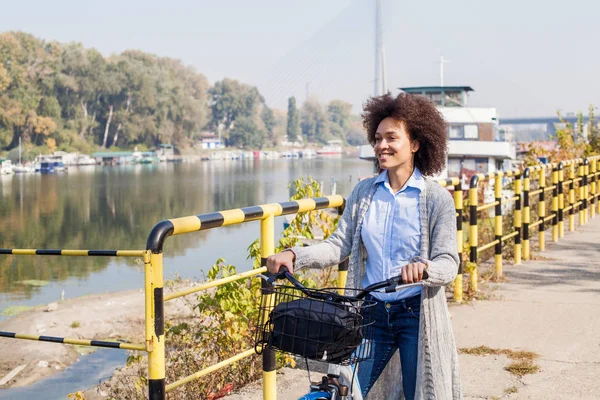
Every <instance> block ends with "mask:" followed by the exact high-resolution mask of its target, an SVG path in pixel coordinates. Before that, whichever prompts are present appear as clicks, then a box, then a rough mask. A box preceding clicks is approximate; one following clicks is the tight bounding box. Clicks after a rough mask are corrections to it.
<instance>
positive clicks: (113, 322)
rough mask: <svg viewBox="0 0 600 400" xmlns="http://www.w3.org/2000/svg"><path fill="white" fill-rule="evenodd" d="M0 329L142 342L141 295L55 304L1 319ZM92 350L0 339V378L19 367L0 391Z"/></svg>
mask: <svg viewBox="0 0 600 400" xmlns="http://www.w3.org/2000/svg"><path fill="white" fill-rule="evenodd" d="M166 307H167V313H169V314H170V313H174V312H177V310H178V309H179V307H180V303H178V302H170V303H168V304H167V306H166ZM0 330H1V331H7V332H17V333H27V334H31V335H45V336H58V337H68V338H77V339H99V340H111V341H119V340H122V341H125V342H131V343H143V342H144V293H143V290H139V289H138V290H128V291H124V292H118V293H106V294H101V295H92V296H85V297H79V298H74V299H69V300H65V301H58V302H55V303H51V304H49V305H46V306H40V307H36V308H33V309H31V310H28V311H25V312H23V313H21V314H19V315H17V316H15V317H12V318H10V319H8V320H5V321H3V322H1V323H0ZM93 350H94V348H92V347H84V346H72V345H63V344H54V343H47V342H39V341H33V340H18V341H17V339H9V338H0V354H2V358H1V359H0V380H1V379H2V378H4V377H5V376H6V375H7V374H9V373H10V372H11V371H14V370H15V368H19V369H20V371H19V372H18V373H17V374H16V375H15V376H14V377H13V378H12V379H10V380H8V382H6V384H4V385H2V386H0V390H2V389H6V388H10V387H21V386H27V385H31V384H32V383H35V382H37V381H39V380H41V379H43V378H46V377H48V376H50V375H53V374H56V373H59V372H60V371H62V370H63V369H64V368H65V367H67V366H69V365H71V364H72V363H74V362H75V361H77V360H78V359H79V357H81V356H83V355H85V354H88V353H89V352H90V351H93ZM110 351H123V350H117V349H114V350H112V349H111V350H110ZM20 367H22V368H20Z"/></svg>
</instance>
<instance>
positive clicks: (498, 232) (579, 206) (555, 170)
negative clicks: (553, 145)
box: [0, 157, 600, 400]
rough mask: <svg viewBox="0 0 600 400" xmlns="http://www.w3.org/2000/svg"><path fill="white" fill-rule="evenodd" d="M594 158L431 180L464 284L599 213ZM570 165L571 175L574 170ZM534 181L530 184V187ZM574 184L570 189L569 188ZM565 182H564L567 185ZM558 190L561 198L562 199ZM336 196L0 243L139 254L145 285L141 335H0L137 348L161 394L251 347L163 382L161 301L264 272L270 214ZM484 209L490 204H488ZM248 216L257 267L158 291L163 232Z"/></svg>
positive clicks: (269, 367)
mask: <svg viewBox="0 0 600 400" xmlns="http://www.w3.org/2000/svg"><path fill="white" fill-rule="evenodd" d="M598 160H600V157H590V158H587V159H577V160H568V161H564V162H560V163H555V164H548V165H543V166H536V167H531V168H526V169H525V170H524V171H522V172H521V171H518V170H514V171H508V172H501V171H499V172H493V173H487V174H476V175H473V176H472V177H471V180H470V182H469V189H468V195H467V196H466V198H465V197H464V195H465V193H464V190H463V188H462V185H461V181H460V180H459V179H458V178H449V179H444V180H439V181H438V183H439V184H440V185H442V186H444V187H447V188H448V189H449V190H452V191H453V197H454V204H455V209H456V222H457V224H456V225H457V231H456V237H457V244H458V246H457V251H458V252H459V254H462V253H463V246H464V245H465V244H468V249H469V250H468V253H469V261H468V262H469V263H471V267H472V268H470V269H469V271H470V273H469V275H470V276H469V278H470V280H469V285H468V286H469V287H470V289H471V290H473V291H477V289H478V288H477V286H478V277H479V273H478V268H477V263H478V261H479V260H478V258H479V254H480V253H482V252H484V251H485V250H488V249H490V248H492V247H493V248H494V266H495V273H496V275H497V276H502V274H503V269H502V268H503V265H502V253H503V249H505V248H506V245H505V243H506V242H507V241H509V240H512V241H513V252H514V263H515V265H518V264H521V262H522V260H529V259H530V257H531V244H530V240H531V232H532V229H533V228H535V227H537V228H538V229H537V231H538V249H539V251H543V250H544V249H545V230H546V228H547V222H549V221H551V227H552V240H553V241H557V240H559V239H560V238H562V237H563V236H564V222H565V219H567V216H568V223H569V231H573V230H574V229H575V212H577V213H578V215H579V224H585V223H586V222H587V221H588V217H593V216H594V215H595V212H596V204H598V206H597V207H598V212H599V213H600V201H598V196H599V195H600V185H599V184H598V174H599V173H600V172H598V168H597V167H598ZM576 168H577V172H578V176H577V177H576V176H575V169H576ZM565 169H568V172H569V179H568V180H565V179H564V178H565ZM547 175H550V179H551V182H552V185H551V186H546V178H547ZM504 178H512V181H513V184H514V196H513V197H511V198H508V199H504V198H503V197H502V192H503V185H502V181H503V179H504ZM492 179H493V180H494V200H493V201H492V202H489V203H482V204H479V197H480V190H481V189H482V184H483V183H485V182H487V183H489V182H490V181H491V180H492ZM536 183H537V188H536V190H533V191H532V190H531V188H532V186H535V185H536ZM575 184H577V189H578V196H577V198H576V196H575V193H576V192H575ZM567 186H568V187H567ZM546 192H551V196H552V197H551V198H552V201H551V214H550V215H546ZM536 195H537V196H538V201H537V204H538V210H537V221H536V222H533V223H532V220H531V219H532V215H531V214H532V213H531V204H532V201H531V200H532V199H534V198H535V196H536ZM565 195H566V196H567V200H568V206H566V207H565ZM344 202H345V201H344V198H343V197H342V196H339V195H338V196H328V197H320V198H315V199H303V200H298V201H289V202H284V203H272V204H266V205H260V206H252V207H246V208H239V209H233V210H226V211H221V212H214V213H208V214H201V215H197V216H189V217H183V218H175V219H170V220H165V221H161V222H159V223H158V224H156V225H155V226H154V228H153V229H152V231H151V232H150V234H149V236H148V240H147V243H146V250H43V249H0V254H12V255H18V256H21V255H38V256H99V257H107V256H110V257H142V258H143V260H144V287H145V321H146V327H145V328H146V329H145V332H146V333H145V336H146V337H145V343H144V344H128V343H122V342H109V341H98V340H86V339H70V338H60V337H52V336H37V335H28V334H23V333H13V332H0V337H5V338H13V339H27V340H39V341H46V342H52V343H63V344H77V345H84V346H97V347H108V348H119V349H127V350H138V351H145V352H146V353H147V354H148V383H149V384H148V394H149V398H150V399H151V400H164V399H165V398H166V393H167V392H169V391H170V390H172V389H174V388H176V387H179V386H181V385H184V384H186V383H188V382H190V381H193V380H195V379H198V378H200V377H202V376H205V375H207V374H209V373H212V372H214V371H217V370H219V369H221V368H224V367H226V366H228V365H231V364H233V363H235V362H237V361H239V360H241V359H243V358H246V357H250V356H252V355H254V354H255V353H256V350H255V349H248V350H246V351H244V352H242V353H240V354H237V355H235V356H233V357H231V358H229V359H227V360H223V361H221V362H219V363H217V364H215V365H213V366H210V367H208V368H205V369H203V370H201V371H198V372H196V373H194V374H192V375H189V376H187V377H184V378H181V379H179V380H177V381H175V382H173V383H169V384H168V385H167V384H166V383H165V329H164V326H165V314H164V303H165V302H166V301H170V300H173V299H176V298H178V297H182V296H186V295H189V294H193V293H196V292H199V291H202V290H206V289H209V288H212V287H216V286H219V285H223V284H226V283H229V282H232V281H236V280H240V279H247V278H250V277H252V276H254V275H257V274H260V273H264V272H266V266H265V265H266V260H267V257H268V256H270V255H271V254H273V252H274V248H275V235H274V232H275V229H274V218H275V217H277V216H281V215H288V214H295V213H298V212H306V211H313V210H318V209H324V208H338V209H339V210H340V211H342V210H343V207H344ZM508 202H513V203H514V205H515V206H514V208H513V210H512V213H513V216H514V219H513V224H512V225H513V226H512V230H511V231H510V232H507V233H506V234H504V232H503V218H504V217H505V216H503V215H502V206H503V205H504V204H506V203H508ZM492 208H493V209H494V212H493V221H494V223H493V225H494V236H493V239H492V240H490V241H489V242H487V243H483V242H480V240H479V228H478V222H479V218H478V214H480V213H483V212H488V213H489V212H490V211H491V209H492ZM465 209H466V210H467V212H468V222H469V229H468V230H467V232H466V234H467V235H468V241H467V243H465V242H464V239H465V232H464V229H463V220H464V217H465V212H464V211H465ZM488 210H490V211H488ZM249 221H260V240H259V243H260V254H261V267H260V268H257V269H254V270H252V271H247V272H243V273H240V274H237V275H234V276H229V277H226V278H223V279H219V280H215V281H212V282H208V283H205V284H202V285H199V286H195V287H192V288H188V289H183V290H180V291H178V292H174V293H169V294H167V295H165V294H164V293H163V281H164V277H163V247H164V245H165V241H166V239H167V238H168V237H170V236H173V235H181V234H187V233H191V232H195V231H201V230H207V229H214V228H218V227H222V226H228V225H234V224H241V223H245V222H249ZM347 269H348V264H347V262H345V263H342V264H340V266H339V268H338V271H339V274H338V279H339V281H338V285H339V286H340V287H344V286H345V282H346V278H347ZM463 275H464V262H463V261H462V260H461V263H460V267H459V273H458V275H457V277H456V280H455V282H454V300H455V301H457V302H462V301H463V286H464V284H463V279H464V277H463ZM262 357H263V398H264V399H265V400H274V399H275V398H276V378H275V354H274V353H273V352H271V351H268V350H267V351H264V352H263V356H262Z"/></svg>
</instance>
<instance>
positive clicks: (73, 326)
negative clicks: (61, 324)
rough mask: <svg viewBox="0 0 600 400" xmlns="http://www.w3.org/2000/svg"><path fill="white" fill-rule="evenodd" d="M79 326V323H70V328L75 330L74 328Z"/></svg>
mask: <svg viewBox="0 0 600 400" xmlns="http://www.w3.org/2000/svg"><path fill="white" fill-rule="evenodd" d="M80 325H81V324H80V323H79V321H73V322H71V328H73V329H75V328H79V326H80Z"/></svg>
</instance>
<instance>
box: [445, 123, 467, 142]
mask: <svg viewBox="0 0 600 400" xmlns="http://www.w3.org/2000/svg"><path fill="white" fill-rule="evenodd" d="M448 131H449V132H448V135H449V136H450V139H463V138H464V137H465V127H464V125H450V126H449V127H448Z"/></svg>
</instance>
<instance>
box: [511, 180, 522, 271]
mask: <svg viewBox="0 0 600 400" xmlns="http://www.w3.org/2000/svg"><path fill="white" fill-rule="evenodd" d="M521 183H522V182H521V174H519V173H517V174H516V175H515V197H516V199H515V219H514V223H513V227H514V229H515V231H516V232H517V236H515V241H514V249H513V252H514V253H515V265H519V264H521V225H522V223H521V197H522V194H521V192H522V190H521Z"/></svg>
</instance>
